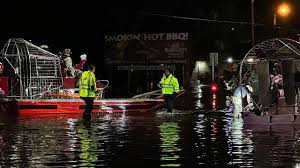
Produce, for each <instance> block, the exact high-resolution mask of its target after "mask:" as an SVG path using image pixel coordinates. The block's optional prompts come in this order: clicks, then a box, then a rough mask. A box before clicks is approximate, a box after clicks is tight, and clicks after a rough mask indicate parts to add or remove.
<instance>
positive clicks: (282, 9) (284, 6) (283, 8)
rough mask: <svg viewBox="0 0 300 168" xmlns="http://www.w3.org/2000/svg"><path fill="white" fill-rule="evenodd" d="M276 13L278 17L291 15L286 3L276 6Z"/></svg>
mask: <svg viewBox="0 0 300 168" xmlns="http://www.w3.org/2000/svg"><path fill="white" fill-rule="evenodd" d="M276 12H277V14H278V15H280V16H283V17H286V16H288V15H289V14H290V13H291V7H290V5H289V4H287V3H282V4H280V5H279V6H278V8H277V11H276Z"/></svg>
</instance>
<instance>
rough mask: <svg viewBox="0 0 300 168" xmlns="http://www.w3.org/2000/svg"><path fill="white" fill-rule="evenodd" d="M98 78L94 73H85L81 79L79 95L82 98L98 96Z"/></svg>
mask: <svg viewBox="0 0 300 168" xmlns="http://www.w3.org/2000/svg"><path fill="white" fill-rule="evenodd" d="M95 92H96V77H95V74H94V73H93V72H92V71H84V72H83V73H82V75H81V78H80V84H79V94H80V97H95V96H96V93H95Z"/></svg>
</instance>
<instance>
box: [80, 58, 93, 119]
mask: <svg viewBox="0 0 300 168" xmlns="http://www.w3.org/2000/svg"><path fill="white" fill-rule="evenodd" d="M95 69H96V67H95V66H94V65H92V64H91V65H89V66H88V70H87V71H84V72H83V73H82V75H81V78H80V81H79V94H80V98H81V99H83V100H84V101H85V110H84V113H83V118H84V119H87V120H90V119H91V113H92V110H93V105H94V98H95V96H96V90H97V88H96V77H95V74H94V72H95Z"/></svg>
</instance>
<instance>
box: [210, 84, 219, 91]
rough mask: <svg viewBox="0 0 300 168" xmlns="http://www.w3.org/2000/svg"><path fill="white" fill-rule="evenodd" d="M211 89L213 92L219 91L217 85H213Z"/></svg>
mask: <svg viewBox="0 0 300 168" xmlns="http://www.w3.org/2000/svg"><path fill="white" fill-rule="evenodd" d="M210 89H211V91H213V92H216V91H217V90H218V86H217V84H212V85H211V86H210Z"/></svg>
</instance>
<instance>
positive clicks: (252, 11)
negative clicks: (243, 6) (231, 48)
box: [251, 0, 255, 46]
mask: <svg viewBox="0 0 300 168" xmlns="http://www.w3.org/2000/svg"><path fill="white" fill-rule="evenodd" d="M251 40H252V46H254V43H255V42H254V41H255V39H254V0H251Z"/></svg>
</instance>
